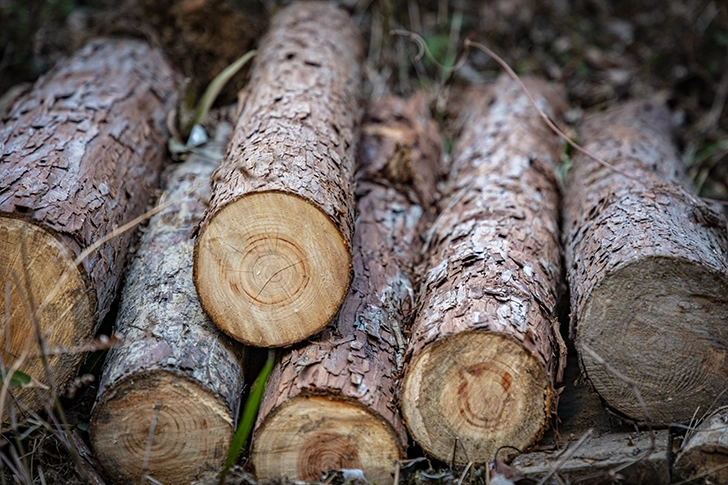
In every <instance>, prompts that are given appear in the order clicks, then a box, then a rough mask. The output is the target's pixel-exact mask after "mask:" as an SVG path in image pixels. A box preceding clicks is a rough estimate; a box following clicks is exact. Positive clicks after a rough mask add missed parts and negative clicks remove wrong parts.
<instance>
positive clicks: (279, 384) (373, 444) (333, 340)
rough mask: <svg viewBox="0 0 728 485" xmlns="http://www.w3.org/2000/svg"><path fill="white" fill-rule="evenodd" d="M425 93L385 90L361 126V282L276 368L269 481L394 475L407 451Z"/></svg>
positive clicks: (430, 159) (261, 451) (428, 162)
mask: <svg viewBox="0 0 728 485" xmlns="http://www.w3.org/2000/svg"><path fill="white" fill-rule="evenodd" d="M425 112H426V105H425V103H424V96H415V97H413V98H411V99H410V100H409V101H404V100H402V99H400V98H395V97H391V96H387V97H385V98H383V99H381V100H379V101H377V102H374V103H372V104H371V105H370V107H369V110H368V118H367V120H366V122H365V123H364V126H363V137H362V140H361V147H360V152H359V153H360V156H359V161H360V168H359V172H358V177H357V180H358V181H357V188H356V195H357V199H358V200H357V206H356V207H357V219H356V224H355V228H356V229H355V232H354V239H353V263H354V280H353V283H352V286H351V289H350V291H349V294H348V296H347V298H346V300H345V302H344V305H343V307H342V309H341V312H340V313H339V315H338V317H337V318H336V320H335V321H334V323H333V324H332V325H330V326H329V327H327V328H326V330H325V331H324V332H323V333H321V334H320V335H318V336H317V337H315V338H313V339H312V340H310V341H309V342H307V343H306V344H305V345H301V346H298V347H295V348H294V349H293V350H291V351H289V352H287V353H286V354H284V356H283V357H282V359H281V361H280V362H279V363H278V364H277V366H276V367H275V369H274V371H273V374H272V375H271V378H270V380H269V384H268V387H267V389H266V394H265V396H264V398H263V402H262V405H261V411H260V414H259V417H258V423H257V426H256V428H257V429H256V431H255V435H254V440H253V449H252V462H253V466H254V467H255V471H256V474H257V476H258V478H259V479H269V478H283V477H288V478H290V479H295V480H305V481H313V480H317V479H319V478H320V477H321V475H322V474H323V473H325V472H327V471H329V470H332V469H340V468H358V469H361V470H363V472H364V476H365V477H366V478H367V479H368V480H370V481H372V482H376V483H388V482H390V481H391V480H392V472H393V470H394V468H395V464H396V463H395V462H396V460H399V459H402V458H404V456H405V455H404V452H405V450H406V448H407V432H406V431H405V428H404V424H403V423H402V419H401V417H400V415H399V411H398V409H397V380H398V376H399V373H400V372H401V367H402V356H403V353H404V337H403V333H404V331H405V330H406V325H407V324H408V323H409V322H410V317H411V311H412V306H413V301H412V300H413V296H414V292H415V281H414V273H413V271H414V265H415V264H416V262H417V259H418V256H419V248H420V246H421V242H420V241H421V239H420V233H421V232H422V229H423V228H424V225H425V222H426V221H427V220H428V219H429V215H430V214H431V211H430V208H431V203H432V200H433V197H434V193H435V176H436V174H437V172H438V170H437V167H438V163H439V155H440V147H439V135H438V133H437V129H436V126H435V124H434V121H433V120H432V119H431V118H430V117H429V116H428V115H426V114H425Z"/></svg>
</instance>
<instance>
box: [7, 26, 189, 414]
mask: <svg viewBox="0 0 728 485" xmlns="http://www.w3.org/2000/svg"><path fill="white" fill-rule="evenodd" d="M175 81H176V77H175V76H174V73H173V71H172V69H171V68H170V67H169V65H168V64H167V62H166V60H165V59H164V57H163V55H162V53H161V52H160V51H159V50H156V49H152V48H151V47H149V46H148V45H147V44H146V43H143V42H139V41H132V40H109V39H104V40H97V41H93V42H91V43H89V44H88V45H87V46H86V47H84V48H83V49H81V50H80V51H78V52H77V53H76V54H75V55H74V56H73V57H71V58H70V59H68V60H67V61H65V62H62V63H61V64H59V65H58V66H57V67H56V68H54V69H53V70H52V71H51V72H50V73H48V74H47V75H46V76H44V77H43V78H41V79H40V80H39V81H38V82H37V83H36V84H35V86H34V87H33V89H32V91H31V92H30V93H28V94H27V95H26V96H24V97H23V98H21V99H20V100H19V101H18V102H16V103H15V105H14V107H13V108H12V109H11V111H10V113H9V115H8V118H7V119H5V120H4V125H3V126H2V127H1V128H0V180H1V181H2V182H0V194H2V197H1V198H0V247H1V248H2V250H0V282H2V291H3V292H4V294H5V302H6V303H5V305H6V306H5V308H7V309H8V311H9V315H10V319H9V324H5V323H3V324H2V330H3V334H4V336H3V340H5V341H6V343H7V346H6V345H3V349H4V350H3V354H2V358H3V361H4V364H5V366H10V365H13V364H14V363H15V362H17V360H18V359H23V358H24V357H25V361H24V364H23V365H22V366H21V367H20V369H21V370H22V371H24V372H26V373H28V374H30V375H31V376H32V377H34V378H36V379H37V380H38V381H40V382H42V383H45V384H47V385H50V386H51V387H52V388H53V387H56V388H60V387H62V386H64V385H65V384H66V383H67V382H68V380H69V379H70V378H71V377H72V376H73V375H74V374H75V372H76V370H77V367H78V364H79V362H80V359H81V355H82V354H81V352H80V351H78V350H76V351H73V350H69V351H68V352H65V351H64V352H61V355H49V356H48V357H47V367H46V365H45V364H44V360H45V359H44V358H40V357H39V356H38V355H39V354H40V353H42V352H41V351H40V349H39V347H38V344H37V343H36V341H39V340H41V338H45V340H46V341H45V345H44V347H45V349H46V350H47V351H49V352H50V353H51V354H52V353H56V354H58V353H57V352H51V351H52V350H53V349H65V348H73V347H78V346H79V345H80V344H84V343H86V342H87V341H88V340H89V339H90V338H91V337H92V336H93V334H94V332H95V329H96V325H97V323H99V322H100V321H101V320H102V319H103V318H104V316H105V315H106V314H107V312H108V311H109V307H110V305H111V302H112V300H113V299H114V298H115V296H116V293H117V290H118V288H119V284H120V282H121V278H122V276H123V273H124V268H125V263H126V259H127V255H128V252H129V247H130V245H131V244H132V243H133V241H134V238H135V235H134V234H135V231H128V232H126V233H124V234H121V235H119V236H116V237H114V238H113V239H111V240H110V241H109V242H107V243H104V244H103V245H101V247H99V248H98V249H97V250H95V251H93V252H92V253H91V254H90V255H89V256H88V257H87V258H85V259H84V260H83V261H82V262H81V264H79V265H76V264H75V263H74V260H75V259H76V258H77V257H79V255H80V254H81V253H82V252H83V251H84V250H85V249H86V248H88V247H89V246H91V245H92V244H93V243H94V242H95V241H97V240H99V239H101V238H103V237H104V236H107V235H109V234H111V233H112V232H113V231H114V229H115V228H116V227H118V226H121V225H122V224H124V223H126V222H128V221H130V220H132V219H134V218H135V217H137V216H139V215H141V214H142V213H143V212H144V211H145V210H146V209H147V206H148V204H149V203H150V201H151V200H152V197H153V195H154V190H155V189H156V188H157V186H158V181H159V175H160V172H161V170H162V166H163V163H164V158H165V149H164V142H165V136H166V129H165V126H164V122H165V117H166V115H167V112H168V111H169V110H170V109H172V107H173V106H174V99H175V96H174V92H175ZM4 321H5V320H4ZM47 369H48V370H49V371H50V372H47ZM47 396H48V394H47V393H46V392H43V391H40V390H39V389H24V390H23V391H21V392H19V393H17V394H16V396H15V397H16V398H17V401H16V402H18V403H20V404H21V405H22V406H27V407H28V408H30V409H37V408H39V407H41V406H42V405H43V403H44V402H47Z"/></svg>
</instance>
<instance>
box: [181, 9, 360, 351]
mask: <svg viewBox="0 0 728 485" xmlns="http://www.w3.org/2000/svg"><path fill="white" fill-rule="evenodd" d="M361 51H362V48H361V45H360V38H359V34H358V32H357V30H356V27H355V26H354V24H353V23H352V22H351V20H350V19H349V18H348V16H347V15H346V14H345V13H344V12H343V11H341V10H339V9H338V8H337V7H335V6H333V5H331V4H327V3H318V2H299V3H296V4H294V5H292V6H290V7H288V8H286V9H285V10H283V11H282V12H281V13H280V14H278V15H277V16H276V17H275V19H274V20H273V23H272V26H271V28H270V31H269V32H268V34H267V35H266V36H265V38H264V39H263V40H262V42H261V49H260V52H259V53H258V56H257V58H256V61H255V65H254V66H253V73H252V78H251V82H250V94H249V96H248V97H247V100H246V102H245V106H244V108H243V110H242V113H241V115H240V119H239V120H238V123H237V125H236V127H235V134H234V136H233V140H232V142H231V144H230V146H229V148H228V151H227V154H226V157H225V161H224V162H223V164H222V165H221V167H220V168H219V169H218V170H217V171H216V172H215V174H214V175H213V194H212V200H211V202H210V208H209V209H208V211H207V213H206V214H205V218H204V221H203V222H202V224H201V226H200V232H199V237H198V238H197V243H196V247H195V281H196V285H197V289H198V292H199V295H200V300H201V302H202V304H203V306H204V307H205V309H206V310H207V312H208V314H209V315H210V317H211V318H212V320H213V321H214V322H215V324H216V325H217V326H218V327H220V328H221V329H222V330H223V331H224V332H226V333H227V334H229V335H231V336H232V337H234V338H236V339H237V340H240V341H242V342H245V343H247V344H250V345H255V346H282V345H290V344H293V343H295V342H298V341H301V340H303V339H304V338H306V337H308V336H310V335H311V334H313V333H315V332H317V331H319V330H321V329H322V328H323V327H324V326H325V325H326V324H327V323H328V322H329V321H330V320H331V319H332V318H333V317H334V315H335V314H336V312H337V311H338V309H339V308H340V306H341V303H342V301H343V299H344V297H345V295H346V291H347V289H348V286H349V283H350V281H351V255H350V241H351V233H352V223H353V207H354V204H353V186H352V183H353V174H354V155H355V150H356V143H357V136H358V125H359V118H360V91H361V74H360V63H361V60H362V56H361ZM283 321H285V322H286V324H285V325H281V324H280V322H283Z"/></svg>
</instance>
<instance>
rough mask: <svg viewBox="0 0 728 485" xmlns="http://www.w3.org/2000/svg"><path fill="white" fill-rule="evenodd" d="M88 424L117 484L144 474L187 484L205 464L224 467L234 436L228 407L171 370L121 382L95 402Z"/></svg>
mask: <svg viewBox="0 0 728 485" xmlns="http://www.w3.org/2000/svg"><path fill="white" fill-rule="evenodd" d="M91 426H92V428H91V441H92V444H93V447H94V449H95V450H96V453H97V455H98V456H99V461H100V462H101V463H102V465H103V466H104V468H105V469H106V472H107V473H108V474H109V476H111V477H113V478H114V481H117V482H118V483H139V481H140V480H141V478H142V476H143V475H145V474H146V475H149V476H151V477H152V478H154V479H156V480H158V481H159V482H161V483H188V482H189V481H190V479H191V478H193V477H195V476H196V475H197V474H199V473H200V472H201V471H203V469H204V468H205V467H207V466H209V465H212V466H213V467H219V466H222V464H223V462H224V460H225V457H226V453H227V448H228V446H229V443H230V440H231V439H232V435H233V417H232V416H231V415H230V411H229V410H228V408H227V406H225V405H224V404H223V403H222V402H220V401H219V400H218V399H217V398H216V397H215V396H212V395H210V393H209V392H207V391H205V390H204V389H202V388H201V387H200V386H198V385H197V384H195V383H193V382H191V381H188V380H187V379H183V378H181V377H179V376H177V375H175V374H172V373H169V372H156V373H153V374H149V375H146V376H144V375H134V376H129V377H128V378H126V379H124V380H123V381H121V382H119V383H118V384H117V385H116V386H115V387H114V388H113V389H111V390H109V391H108V392H107V393H106V394H105V400H104V401H101V402H98V403H97V404H96V407H95V409H94V415H93V417H92V422H91ZM208 464H209V465H208Z"/></svg>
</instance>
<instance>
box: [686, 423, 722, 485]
mask: <svg viewBox="0 0 728 485" xmlns="http://www.w3.org/2000/svg"><path fill="white" fill-rule="evenodd" d="M674 471H675V475H676V476H678V477H680V478H681V479H684V480H693V479H694V477H697V478H699V480H697V479H696V480H695V481H691V482H690V483H705V484H711V483H721V484H722V483H728V409H723V410H721V411H719V412H717V413H715V414H713V415H712V416H710V417H708V418H707V419H706V420H705V421H703V422H702V423H701V424H700V425H699V426H698V427H697V428H696V429H691V430H689V431H688V432H687V434H686V438H685V442H684V443H683V445H682V447H681V448H680V452H679V453H678V454H677V456H676V458H675V465H674Z"/></svg>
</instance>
